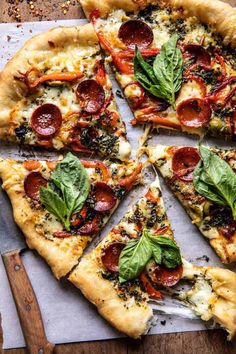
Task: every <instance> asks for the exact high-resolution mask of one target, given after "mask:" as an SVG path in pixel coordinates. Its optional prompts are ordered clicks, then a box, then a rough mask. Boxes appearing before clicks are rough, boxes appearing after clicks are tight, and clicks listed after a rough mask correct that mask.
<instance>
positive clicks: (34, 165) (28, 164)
mask: <svg viewBox="0 0 236 354" xmlns="http://www.w3.org/2000/svg"><path fill="white" fill-rule="evenodd" d="M23 166H24V168H26V169H27V170H28V171H33V170H37V169H38V168H39V167H40V162H39V161H37V160H28V161H24V163H23Z"/></svg>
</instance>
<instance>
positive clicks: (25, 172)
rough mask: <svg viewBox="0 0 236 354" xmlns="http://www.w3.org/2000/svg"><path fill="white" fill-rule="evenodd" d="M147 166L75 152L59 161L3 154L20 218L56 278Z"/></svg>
mask: <svg viewBox="0 0 236 354" xmlns="http://www.w3.org/2000/svg"><path fill="white" fill-rule="evenodd" d="M141 170H142V164H141V163H137V162H134V161H132V160H129V161H127V162H126V163H115V162H111V161H104V162H103V161H98V160H79V159H78V158H77V157H76V156H75V155H73V154H71V153H68V154H67V155H66V157H65V158H64V159H62V160H57V161H38V160H28V161H16V160H10V159H0V178H1V179H2V181H3V184H2V188H3V189H4V190H5V191H6V192H7V194H8V196H9V198H10V201H11V204H12V208H13V215H14V219H15V221H16V223H17V225H18V226H19V228H20V229H21V230H22V232H23V233H24V235H25V237H26V242H27V244H28V246H29V248H31V249H35V250H36V251H37V252H38V253H39V254H40V255H41V256H42V257H43V258H44V259H45V260H46V262H47V263H48V264H49V266H50V267H51V268H52V271H53V273H54V275H55V276H56V278H61V277H63V276H65V275H66V274H68V273H69V272H70V271H71V269H72V268H73V267H74V266H75V265H76V264H77V263H78V260H79V258H80V257H81V255H82V253H83V250H84V249H85V248H86V246H87V244H88V243H89V242H90V241H91V240H92V239H93V238H94V237H96V236H97V235H98V234H99V233H100V232H101V230H102V228H103V227H104V226H105V224H106V223H107V221H108V220H109V218H110V216H111V215H112V213H113V212H114V210H115V209H116V208H117V206H118V205H119V202H120V200H121V199H122V198H123V197H124V196H125V195H126V194H127V193H128V191H129V190H130V189H131V188H132V187H133V185H135V184H137V183H139V181H140V173H141ZM2 212H4V210H3V211H2Z"/></svg>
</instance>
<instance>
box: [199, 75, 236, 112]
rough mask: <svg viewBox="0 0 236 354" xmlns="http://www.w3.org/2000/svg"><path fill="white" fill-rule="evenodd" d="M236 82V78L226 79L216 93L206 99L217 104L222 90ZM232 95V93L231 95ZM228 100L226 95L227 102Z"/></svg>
mask: <svg viewBox="0 0 236 354" xmlns="http://www.w3.org/2000/svg"><path fill="white" fill-rule="evenodd" d="M234 82H236V76H230V77H228V78H226V79H225V80H224V81H223V82H222V83H221V84H220V85H218V86H217V88H216V89H215V91H214V92H213V93H212V94H210V95H208V96H207V97H206V98H207V100H208V101H209V102H212V103H215V102H217V100H218V99H219V95H220V92H221V90H223V89H224V88H225V87H226V86H227V85H230V84H232V83H234ZM230 95H231V93H230ZM227 99H228V95H226V100H227ZM225 104H226V103H225V100H224V102H223V106H224V105H225Z"/></svg>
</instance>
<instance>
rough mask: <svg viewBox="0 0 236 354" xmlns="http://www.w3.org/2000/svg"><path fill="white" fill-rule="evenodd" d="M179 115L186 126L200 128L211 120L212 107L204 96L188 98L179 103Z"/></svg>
mask: <svg viewBox="0 0 236 354" xmlns="http://www.w3.org/2000/svg"><path fill="white" fill-rule="evenodd" d="M177 117H178V119H179V121H180V123H181V124H182V125H184V126H185V127H188V128H200V127H202V126H204V125H206V124H207V123H208V122H209V120H210V118H211V108H210V106H209V104H208V102H207V101H206V100H204V99H202V98H188V99H187V100H184V101H182V102H181V103H180V104H179V105H178V107H177Z"/></svg>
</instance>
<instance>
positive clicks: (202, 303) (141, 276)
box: [69, 178, 236, 338]
mask: <svg viewBox="0 0 236 354" xmlns="http://www.w3.org/2000/svg"><path fill="white" fill-rule="evenodd" d="M69 280H70V281H71V282H72V283H73V284H74V285H76V286H77V287H78V288H79V289H80V290H81V291H82V293H83V294H84V296H85V297H86V298H87V299H88V300H89V301H91V302H92V303H93V304H94V305H95V306H97V309H98V312H99V313H100V315H102V316H103V317H104V318H105V319H106V320H107V321H108V322H110V324H111V325H112V326H114V327H115V328H116V329H118V330H119V331H121V332H123V333H125V334H127V335H128V336H130V337H133V338H139V337H140V336H141V335H143V334H146V333H147V332H148V330H149V329H150V327H151V325H152V320H153V311H154V310H155V311H158V312H159V311H163V309H165V306H163V303H164V304H165V298H166V297H167V294H169V295H171V296H173V297H176V298H177V299H178V300H179V301H180V302H178V303H177V309H176V312H177V313H180V314H182V315H183V316H185V315H186V316H187V315H188V316H190V313H192V311H193V312H194V313H195V315H196V316H199V317H200V318H201V319H202V320H204V321H208V320H210V319H213V320H214V321H215V322H216V323H218V324H220V326H221V327H223V328H224V329H226V330H227V331H228V333H229V337H228V338H232V336H233V335H234V334H235V331H236V321H235V319H236V274H235V273H234V272H232V271H230V270H226V269H223V268H219V267H198V266H195V265H192V264H190V263H189V262H187V261H186V260H184V259H183V258H182V257H181V255H180V249H179V247H178V245H177V244H176V242H175V241H174V239H173V233H172V231H171V227H170V223H169V221H168V218H167V215H166V212H165V206H164V203H163V199H162V192H161V189H160V184H159V180H158V178H157V179H156V181H154V182H153V183H152V184H151V185H150V186H149V189H148V191H147V192H146V194H145V195H144V196H143V197H142V198H141V199H139V200H138V201H137V203H136V204H135V205H134V206H133V207H132V208H131V209H130V210H128V211H127V213H126V214H125V215H124V217H123V218H122V219H121V221H120V222H119V223H118V224H117V225H116V226H115V227H114V228H113V229H112V230H111V231H110V232H109V234H108V235H107V236H106V237H105V238H104V239H103V240H102V241H101V243H100V244H99V245H98V246H97V247H96V248H95V249H94V250H92V251H91V252H90V253H88V254H86V255H85V256H84V257H83V258H82V260H81V261H80V263H79V265H78V266H77V267H76V268H75V269H74V270H73V271H72V272H71V274H70V276H69ZM183 282H187V284H188V286H189V287H188V289H187V290H182V285H181V284H183ZM178 285H181V288H180V289H178V288H177V286H178ZM190 310H192V311H190ZM167 313H168V312H167Z"/></svg>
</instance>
